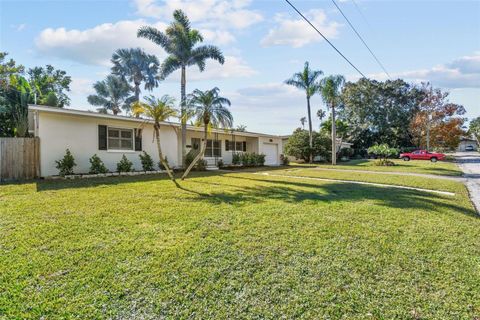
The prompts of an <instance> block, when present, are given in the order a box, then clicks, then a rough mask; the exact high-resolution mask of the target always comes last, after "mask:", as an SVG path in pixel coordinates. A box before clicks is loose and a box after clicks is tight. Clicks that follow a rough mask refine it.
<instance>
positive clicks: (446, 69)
mask: <svg viewBox="0 0 480 320" xmlns="http://www.w3.org/2000/svg"><path fill="white" fill-rule="evenodd" d="M369 76H370V77H372V78H374V79H378V80H385V79H386V76H385V75H384V74H372V75H369ZM391 76H392V78H402V79H406V80H409V81H413V82H422V81H429V82H431V83H432V84H433V85H434V86H437V87H442V88H449V89H458V88H480V52H476V53H474V54H473V55H471V56H463V57H460V58H458V59H455V60H454V61H452V62H450V63H446V64H441V65H437V66H434V67H432V68H426V69H419V70H410V71H403V72H397V73H393V74H391Z"/></svg>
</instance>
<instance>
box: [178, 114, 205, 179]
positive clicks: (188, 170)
mask: <svg viewBox="0 0 480 320" xmlns="http://www.w3.org/2000/svg"><path fill="white" fill-rule="evenodd" d="M204 126H205V129H204V131H203V133H204V138H203V144H202V149H201V150H200V152H199V153H198V154H197V156H196V157H195V159H193V161H192V163H190V165H189V166H188V168H187V170H185V172H184V173H183V175H182V180H185V178H186V177H187V176H188V174H189V173H190V170H192V168H193V167H194V166H195V165H196V164H197V162H198V160H200V159H202V158H203V157H204V156H205V150H207V138H208V130H207V128H208V123H207V124H204Z"/></svg>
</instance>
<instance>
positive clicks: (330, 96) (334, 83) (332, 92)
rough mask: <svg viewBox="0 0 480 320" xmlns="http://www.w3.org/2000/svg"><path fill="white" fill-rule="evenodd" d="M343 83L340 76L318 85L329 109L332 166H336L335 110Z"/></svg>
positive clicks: (334, 76) (326, 79)
mask: <svg viewBox="0 0 480 320" xmlns="http://www.w3.org/2000/svg"><path fill="white" fill-rule="evenodd" d="M344 83H345V78H344V77H343V76H341V75H333V76H328V77H326V78H323V79H322V81H321V83H320V93H321V96H322V99H323V101H324V102H325V104H326V105H327V107H330V110H331V114H332V164H333V165H335V164H337V157H336V156H335V155H336V154H337V147H336V143H337V133H336V123H337V122H336V119H335V108H336V107H337V106H339V105H340V103H341V101H342V100H341V91H342V87H343V85H344Z"/></svg>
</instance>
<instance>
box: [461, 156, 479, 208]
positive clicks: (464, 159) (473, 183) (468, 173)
mask: <svg viewBox="0 0 480 320" xmlns="http://www.w3.org/2000/svg"><path fill="white" fill-rule="evenodd" d="M455 159H456V161H457V163H458V166H459V167H460V168H461V169H462V171H463V173H464V177H465V178H466V185H467V188H468V192H469V193H470V199H472V202H473V204H474V205H475V207H476V209H477V212H480V153H478V152H457V153H455Z"/></svg>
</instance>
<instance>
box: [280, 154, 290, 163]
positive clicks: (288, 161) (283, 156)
mask: <svg viewBox="0 0 480 320" xmlns="http://www.w3.org/2000/svg"><path fill="white" fill-rule="evenodd" d="M280 161H281V162H282V164H283V165H284V166H288V165H289V164H290V159H288V156H286V155H284V154H281V155H280Z"/></svg>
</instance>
